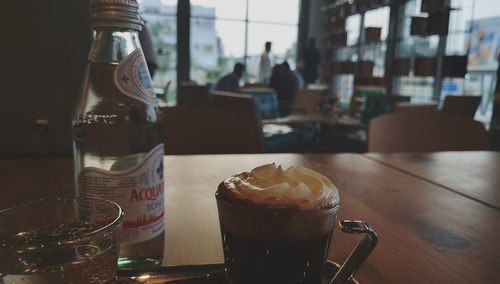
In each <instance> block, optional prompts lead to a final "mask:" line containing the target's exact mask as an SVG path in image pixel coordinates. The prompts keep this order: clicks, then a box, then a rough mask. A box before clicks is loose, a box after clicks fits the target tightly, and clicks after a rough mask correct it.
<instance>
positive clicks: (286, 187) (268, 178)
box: [219, 163, 339, 210]
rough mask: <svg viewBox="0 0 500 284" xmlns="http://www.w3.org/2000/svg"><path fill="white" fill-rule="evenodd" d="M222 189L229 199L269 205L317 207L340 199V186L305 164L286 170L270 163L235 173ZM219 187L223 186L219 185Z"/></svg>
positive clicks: (326, 205) (326, 206) (278, 206)
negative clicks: (338, 189) (338, 187)
mask: <svg viewBox="0 0 500 284" xmlns="http://www.w3.org/2000/svg"><path fill="white" fill-rule="evenodd" d="M223 185H224V186H223V190H225V191H226V192H224V193H222V194H224V195H226V196H227V197H228V198H230V199H236V200H240V201H242V202H244V203H247V204H253V205H255V206H259V207H260V206H262V207H269V208H290V209H295V210H297V209H298V210H315V209H321V208H330V207H333V206H335V205H337V204H338V203H339V195H338V191H337V188H336V187H335V185H333V183H332V182H331V181H330V180H329V179H328V178H327V177H325V176H323V175H322V174H320V173H318V172H315V171H313V170H311V169H308V168H305V167H302V166H292V167H289V168H288V169H286V170H283V169H282V168H281V166H279V167H276V165H275V164H274V163H273V164H267V165H263V166H260V167H257V168H255V169H253V170H252V171H250V172H243V173H240V174H238V175H235V176H232V177H231V178H228V179H226V180H225V181H224V182H223ZM219 190H220V188H219Z"/></svg>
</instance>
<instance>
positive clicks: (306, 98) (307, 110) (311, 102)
mask: <svg viewBox="0 0 500 284" xmlns="http://www.w3.org/2000/svg"><path fill="white" fill-rule="evenodd" d="M323 93H324V90H321V89H301V90H299V91H298V92H297V94H296V95H295V98H294V100H293V102H292V107H291V109H290V111H291V113H294V112H300V113H304V114H312V113H317V112H318V106H319V105H320V104H321V102H322V101H323V98H322V95H323Z"/></svg>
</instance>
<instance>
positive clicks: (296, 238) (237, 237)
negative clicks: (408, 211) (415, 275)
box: [216, 193, 377, 284]
mask: <svg viewBox="0 0 500 284" xmlns="http://www.w3.org/2000/svg"><path fill="white" fill-rule="evenodd" d="M216 199H217V208H218V211H219V221H220V226H221V235H222V245H223V249H224V263H225V269H226V276H227V280H228V283H236V284H241V283H273V284H278V283H314V284H318V283H335V284H340V283H347V282H348V281H349V280H351V278H352V276H353V275H354V273H355V272H356V271H357V269H358V268H359V267H360V266H361V264H362V263H363V262H364V260H365V259H366V258H367V257H368V255H369V254H370V253H371V251H372V250H373V248H374V247H375V246H376V244H377V235H376V234H375V232H374V231H373V230H372V229H371V228H370V226H369V225H368V224H367V223H365V222H362V221H351V220H343V221H340V222H339V224H340V227H341V229H342V231H343V232H346V233H362V234H365V236H364V238H363V239H362V240H361V241H360V243H359V244H358V245H357V247H356V248H355V249H354V250H353V252H352V253H351V255H350V256H349V258H348V259H347V260H346V261H345V263H344V264H343V265H342V267H341V268H340V269H339V270H338V272H337V273H336V274H335V276H334V277H333V279H323V277H322V275H323V268H324V266H325V262H326V258H327V255H328V249H329V246H330V240H331V236H332V233H333V229H334V227H335V223H336V213H337V209H338V207H339V206H338V205H337V206H335V207H333V208H327V209H318V210H312V211H294V210H291V209H287V210H283V209H281V210H280V209H269V208H266V209H264V208H258V209H256V208H254V207H252V208H247V207H244V206H240V205H235V204H232V203H231V202H228V201H226V200H224V199H223V198H222V197H221V196H219V194H218V193H216Z"/></svg>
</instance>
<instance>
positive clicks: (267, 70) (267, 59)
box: [259, 41, 272, 83]
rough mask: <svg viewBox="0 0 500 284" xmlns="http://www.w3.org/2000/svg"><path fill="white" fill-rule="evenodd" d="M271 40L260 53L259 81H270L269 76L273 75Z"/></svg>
mask: <svg viewBox="0 0 500 284" xmlns="http://www.w3.org/2000/svg"><path fill="white" fill-rule="evenodd" d="M271 57H272V55H271V42H270V41H267V42H266V45H265V50H264V52H262V54H261V55H260V62H259V82H262V83H269V78H270V77H271V67H272V62H271Z"/></svg>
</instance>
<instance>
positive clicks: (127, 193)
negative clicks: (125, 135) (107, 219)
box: [78, 144, 165, 244]
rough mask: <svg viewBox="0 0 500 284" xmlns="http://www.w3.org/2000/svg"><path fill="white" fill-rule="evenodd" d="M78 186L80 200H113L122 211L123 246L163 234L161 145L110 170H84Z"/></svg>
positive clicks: (118, 162) (119, 161)
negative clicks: (90, 197)
mask: <svg viewBox="0 0 500 284" xmlns="http://www.w3.org/2000/svg"><path fill="white" fill-rule="evenodd" d="M78 185H79V193H80V196H81V197H87V196H92V197H99V198H103V199H109V200H113V201H115V202H116V203H118V204H120V206H121V207H122V208H123V211H124V213H125V218H124V221H123V229H122V235H121V236H122V237H121V238H122V244H132V243H138V242H142V241H146V240H149V239H152V238H154V237H156V236H158V235H159V234H161V233H162V232H163V230H164V227H165V220H164V208H165V207H164V191H163V189H164V184H163V144H160V145H158V146H156V147H155V148H154V149H153V150H152V151H151V152H149V153H148V154H145V153H139V154H132V155H129V156H125V157H123V158H121V159H119V160H118V161H116V162H115V163H114V164H113V166H112V167H111V170H109V171H107V170H102V169H99V168H94V167H87V168H85V169H83V170H82V172H81V173H80V175H79V177H78ZM94 214H95V213H94ZM97 214H99V213H97Z"/></svg>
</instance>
